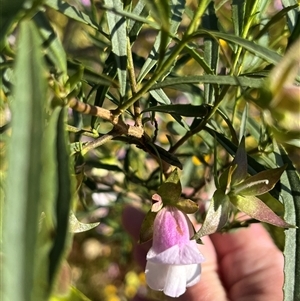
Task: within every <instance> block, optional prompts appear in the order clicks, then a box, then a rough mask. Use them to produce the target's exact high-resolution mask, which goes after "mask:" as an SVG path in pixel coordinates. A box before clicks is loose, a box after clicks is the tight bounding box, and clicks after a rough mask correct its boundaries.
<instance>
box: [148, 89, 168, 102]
mask: <svg viewBox="0 0 300 301" xmlns="http://www.w3.org/2000/svg"><path fill="white" fill-rule="evenodd" d="M150 94H151V96H152V97H153V98H154V99H155V100H156V101H157V102H158V103H163V104H167V105H169V104H171V100H170V98H169V97H168V96H167V95H166V93H165V92H164V91H163V90H162V89H157V90H151V91H150Z"/></svg>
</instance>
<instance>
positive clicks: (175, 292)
mask: <svg viewBox="0 0 300 301" xmlns="http://www.w3.org/2000/svg"><path fill="white" fill-rule="evenodd" d="M185 291H186V269H185V266H182V265H173V266H170V267H169V273H168V277H167V279H166V284H165V288H164V293H165V295H167V296H170V297H179V296H181V295H182V294H183V293H184V292H185Z"/></svg>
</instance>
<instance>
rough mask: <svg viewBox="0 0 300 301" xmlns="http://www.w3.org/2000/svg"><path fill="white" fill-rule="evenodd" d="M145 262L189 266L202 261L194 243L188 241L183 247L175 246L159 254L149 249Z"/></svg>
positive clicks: (201, 256)
mask: <svg viewBox="0 0 300 301" xmlns="http://www.w3.org/2000/svg"><path fill="white" fill-rule="evenodd" d="M147 260H148V261H151V262H153V263H160V264H175V265H190V264H196V263H201V262H203V261H204V257H203V255H202V254H201V253H200V252H199V250H198V248H197V244H196V242H195V241H189V242H188V243H186V244H184V245H175V246H173V247H171V248H169V249H167V250H165V251H163V252H161V253H159V254H156V252H155V251H154V250H153V248H151V249H150V250H149V252H148V254H147Z"/></svg>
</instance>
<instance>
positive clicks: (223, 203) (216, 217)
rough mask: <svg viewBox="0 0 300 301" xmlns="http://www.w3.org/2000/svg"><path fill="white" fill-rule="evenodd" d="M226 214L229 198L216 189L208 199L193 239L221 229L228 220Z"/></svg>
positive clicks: (227, 212)
mask: <svg viewBox="0 0 300 301" xmlns="http://www.w3.org/2000/svg"><path fill="white" fill-rule="evenodd" d="M228 215H229V198H228V196H227V195H225V194H224V192H223V191H221V190H219V189H217V190H216V191H215V193H214V195H213V198H212V200H211V201H210V204H209V208H208V211H207V214H206V217H205V220H204V223H203V225H202V227H201V228H200V230H199V231H198V232H197V233H196V234H195V235H194V236H193V239H199V238H201V237H202V236H205V235H209V234H212V233H215V232H217V231H219V230H221V229H222V228H223V227H224V226H225V225H226V223H227V221H228Z"/></svg>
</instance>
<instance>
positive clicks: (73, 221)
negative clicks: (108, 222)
mask: <svg viewBox="0 0 300 301" xmlns="http://www.w3.org/2000/svg"><path fill="white" fill-rule="evenodd" d="M69 223H70V225H69V231H70V232H72V233H81V232H85V231H88V230H91V229H93V228H95V227H97V226H98V225H99V224H100V222H98V223H89V224H85V223H82V222H80V221H79V220H78V219H77V217H76V216H75V214H74V213H73V212H71V213H70V217H69Z"/></svg>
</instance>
